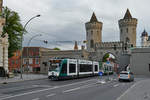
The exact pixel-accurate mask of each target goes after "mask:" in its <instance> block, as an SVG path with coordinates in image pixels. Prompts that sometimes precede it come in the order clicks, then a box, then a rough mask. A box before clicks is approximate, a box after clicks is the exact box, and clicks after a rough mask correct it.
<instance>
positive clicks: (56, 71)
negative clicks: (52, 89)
mask: <svg viewBox="0 0 150 100" xmlns="http://www.w3.org/2000/svg"><path fill="white" fill-rule="evenodd" d="M98 72H99V63H98V62H96V61H89V60H79V59H51V60H50V67H49V71H48V78H49V79H53V80H59V79H68V78H79V77H88V76H95V75H98Z"/></svg>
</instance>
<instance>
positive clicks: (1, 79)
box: [0, 74, 48, 83]
mask: <svg viewBox="0 0 150 100" xmlns="http://www.w3.org/2000/svg"><path fill="white" fill-rule="evenodd" d="M22 77H23V79H21V78H20V74H18V75H17V76H15V77H14V78H5V77H0V83H10V82H19V81H26V80H36V79H44V78H47V77H48V76H47V75H44V74H23V75H22Z"/></svg>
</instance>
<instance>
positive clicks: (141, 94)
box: [117, 79, 150, 100]
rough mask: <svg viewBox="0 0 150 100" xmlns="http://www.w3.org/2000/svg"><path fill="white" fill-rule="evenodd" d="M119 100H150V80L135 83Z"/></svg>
mask: <svg viewBox="0 0 150 100" xmlns="http://www.w3.org/2000/svg"><path fill="white" fill-rule="evenodd" d="M117 100H150V79H146V80H142V81H139V82H137V83H135V84H134V85H133V86H131V87H130V88H129V89H128V90H127V91H126V92H125V93H123V94H122V95H121V96H120V97H119V98H118V99H117Z"/></svg>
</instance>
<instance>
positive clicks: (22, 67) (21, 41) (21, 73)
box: [20, 15, 40, 79]
mask: <svg viewBox="0 0 150 100" xmlns="http://www.w3.org/2000/svg"><path fill="white" fill-rule="evenodd" d="M36 17H40V15H36V16H34V17H32V18H31V19H29V20H28V21H27V23H26V24H25V25H24V27H23V31H22V35H21V76H20V78H21V79H23V77H22V73H23V66H22V65H23V47H22V46H23V34H24V32H25V28H26V26H27V25H28V23H29V22H30V21H31V20H32V19H34V18H36Z"/></svg>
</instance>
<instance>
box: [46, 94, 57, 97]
mask: <svg viewBox="0 0 150 100" xmlns="http://www.w3.org/2000/svg"><path fill="white" fill-rule="evenodd" d="M54 95H56V94H49V95H47V96H46V97H51V96H54Z"/></svg>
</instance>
